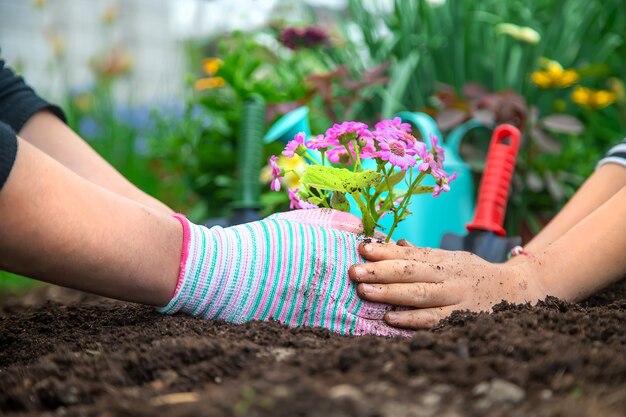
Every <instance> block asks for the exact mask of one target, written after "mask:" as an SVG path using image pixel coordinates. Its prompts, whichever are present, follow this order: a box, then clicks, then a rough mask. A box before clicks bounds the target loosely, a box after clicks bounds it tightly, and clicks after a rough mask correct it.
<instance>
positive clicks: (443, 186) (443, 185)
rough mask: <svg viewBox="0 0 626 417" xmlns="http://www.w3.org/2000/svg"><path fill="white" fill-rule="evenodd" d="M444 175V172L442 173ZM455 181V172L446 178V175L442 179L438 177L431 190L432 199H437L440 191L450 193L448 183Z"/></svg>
mask: <svg viewBox="0 0 626 417" xmlns="http://www.w3.org/2000/svg"><path fill="white" fill-rule="evenodd" d="M444 174H445V172H444ZM455 179H456V172H454V173H453V174H452V175H450V176H448V175H447V174H446V175H445V176H444V177H440V178H438V179H437V183H436V184H435V186H434V189H433V197H439V194H441V192H442V191H445V192H448V191H450V183H451V182H452V181H454V180H455Z"/></svg>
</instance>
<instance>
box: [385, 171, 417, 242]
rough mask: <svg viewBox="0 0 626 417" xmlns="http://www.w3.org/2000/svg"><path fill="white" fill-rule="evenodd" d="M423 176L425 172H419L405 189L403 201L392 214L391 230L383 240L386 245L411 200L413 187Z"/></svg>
mask: <svg viewBox="0 0 626 417" xmlns="http://www.w3.org/2000/svg"><path fill="white" fill-rule="evenodd" d="M425 176H426V172H420V174H419V175H418V176H417V178H416V179H415V181H413V182H412V183H411V185H410V186H409V188H408V189H407V192H406V194H405V196H404V199H403V200H402V203H400V207H398V210H397V211H395V212H394V213H393V224H392V225H391V228H390V229H389V233H388V234H387V239H386V240H385V242H386V243H389V240H391V236H392V235H393V232H394V231H395V230H396V226H397V225H398V223H400V219H401V218H402V216H403V215H404V213H405V211H406V208H407V206H408V205H409V201H410V200H411V196H412V194H413V190H414V189H415V187H417V186H418V184H419V183H420V182H422V180H423V179H424V177H425ZM400 210H402V213H400Z"/></svg>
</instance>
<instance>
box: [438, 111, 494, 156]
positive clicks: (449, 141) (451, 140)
mask: <svg viewBox="0 0 626 417" xmlns="http://www.w3.org/2000/svg"><path fill="white" fill-rule="evenodd" d="M477 127H484V128H487V129H489V128H488V127H487V126H485V124H484V123H482V122H480V121H478V120H476V119H472V120H469V121H467V122H465V123H463V124H462V125H459V126H457V127H455V128H454V129H452V130H451V131H450V133H448V136H446V140H445V144H446V145H447V147H448V149H450V150H451V151H452V152H454V153H456V154H457V155H458V154H459V148H460V146H461V140H462V139H463V138H464V137H465V135H466V134H467V132H469V131H470V130H472V129H476V128H477Z"/></svg>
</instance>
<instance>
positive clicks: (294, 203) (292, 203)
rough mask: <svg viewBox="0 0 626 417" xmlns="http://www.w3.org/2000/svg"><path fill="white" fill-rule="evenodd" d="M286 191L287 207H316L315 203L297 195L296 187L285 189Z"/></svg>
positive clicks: (296, 208) (308, 208)
mask: <svg viewBox="0 0 626 417" xmlns="http://www.w3.org/2000/svg"><path fill="white" fill-rule="evenodd" d="M287 193H288V194H289V208H290V209H291V210H298V209H301V210H310V209H316V208H317V206H316V205H315V204H313V203H309V202H308V201H304V200H302V199H301V198H300V197H299V196H298V188H294V189H293V190H292V189H287Z"/></svg>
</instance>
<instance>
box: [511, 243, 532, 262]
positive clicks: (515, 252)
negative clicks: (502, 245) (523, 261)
mask: <svg viewBox="0 0 626 417" xmlns="http://www.w3.org/2000/svg"><path fill="white" fill-rule="evenodd" d="M519 255H525V256H530V255H529V254H528V252H526V251H525V250H524V248H523V247H521V246H519V245H517V246H515V247H514V248H513V249H511V251H510V252H509V254H508V255H507V256H506V258H507V259H511V258H513V257H515V256H519Z"/></svg>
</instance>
